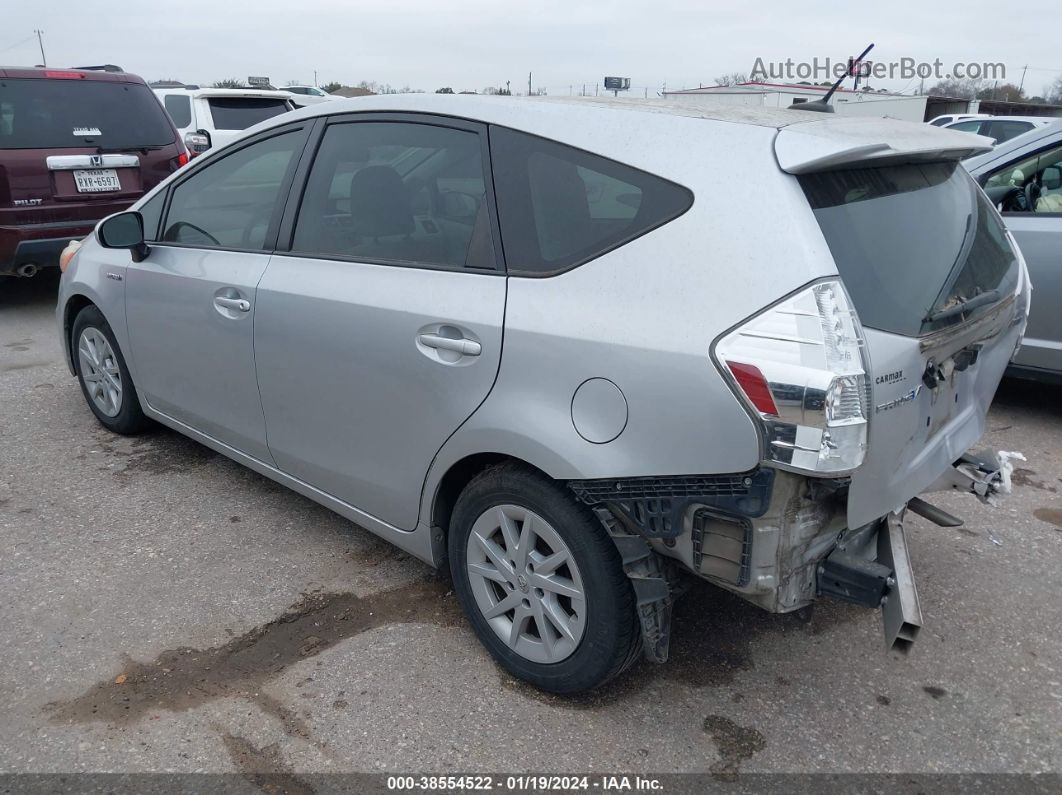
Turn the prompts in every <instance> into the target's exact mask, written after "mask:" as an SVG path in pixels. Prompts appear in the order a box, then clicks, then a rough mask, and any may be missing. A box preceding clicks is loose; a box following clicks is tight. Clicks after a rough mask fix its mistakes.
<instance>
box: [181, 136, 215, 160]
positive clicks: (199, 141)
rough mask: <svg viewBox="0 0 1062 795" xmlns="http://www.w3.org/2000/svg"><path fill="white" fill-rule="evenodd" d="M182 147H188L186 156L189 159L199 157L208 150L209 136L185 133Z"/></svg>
mask: <svg viewBox="0 0 1062 795" xmlns="http://www.w3.org/2000/svg"><path fill="white" fill-rule="evenodd" d="M184 145H185V146H187V147H188V154H189V155H190V156H191V157H195V156H196V155H201V154H203V152H205V151H206V150H207V149H209V148H210V136H209V135H207V134H206V133H201V132H190V133H185V134H184Z"/></svg>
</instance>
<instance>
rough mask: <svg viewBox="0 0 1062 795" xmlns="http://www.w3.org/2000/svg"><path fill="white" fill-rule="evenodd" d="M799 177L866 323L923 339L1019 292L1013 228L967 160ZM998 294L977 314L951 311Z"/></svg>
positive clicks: (982, 304) (979, 307)
mask: <svg viewBox="0 0 1062 795" xmlns="http://www.w3.org/2000/svg"><path fill="white" fill-rule="evenodd" d="M799 179H800V184H801V186H802V187H803V189H804V193H805V195H806V196H807V198H808V201H809V202H810V203H811V207H812V209H813V210H814V211H815V218H816V219H817V220H818V222H819V226H820V227H821V228H822V233H823V235H824V236H825V238H826V242H827V243H828V244H829V247H830V252H831V253H832V254H833V259H834V261H835V262H836V264H837V270H838V272H839V273H840V274H841V277H842V279H843V280H844V284H845V287H846V288H847V289H848V292H849V293H850V294H851V296H852V300H853V302H854V303H855V306H856V310H857V311H858V312H859V317H860V320H861V321H862V322H863V325H865V326H869V327H870V328H876V329H880V330H882V331H890V332H893V333H895V334H903V335H905V336H920V335H922V334H926V333H929V332H932V331H935V330H937V329H939V328H943V327H946V326H948V325H952V324H955V323H959V322H962V321H963V320H964V319H966V318H967V317H969V316H971V315H972V314H976V313H977V312H980V311H985V310H987V309H988V308H990V306H991V305H992V304H994V303H996V302H997V301H998V300H1000V299H1002V298H1004V297H1006V296H1007V295H1010V294H1011V293H1013V291H1014V289H1015V288H1016V287H1017V278H1018V268H1017V258H1016V256H1015V253H1014V250H1013V248H1011V245H1010V242H1009V241H1008V239H1007V236H1006V232H1005V230H1004V228H1003V224H1002V222H1001V221H1000V219H999V217H998V216H997V215H996V212H995V210H994V209H993V207H992V205H991V204H990V203H989V201H988V199H987V197H986V196H985V195H984V193H983V192H982V191H981V190H980V188H978V187H977V184H976V183H975V182H974V181H973V179H972V178H971V177H970V175H969V174H967V172H966V169H964V168H963V167H962V166H961V165H959V164H957V163H951V162H949V163H923V164H908V165H897V166H884V167H881V168H860V169H844V170H840V171H829V172H824V173H820V174H807V175H804V176H801V177H800V178H799ZM993 291H996V293H998V297H996V298H994V299H992V300H989V299H980V301H979V302H975V304H972V305H971V306H974V307H976V308H974V309H971V310H970V312H969V313H958V312H954V313H951V314H946V313H947V311H948V310H953V309H955V310H957V309H958V308H959V307H961V306H962V305H964V304H965V303H967V302H969V301H971V299H974V298H976V297H977V296H979V295H981V294H983V293H992V292H993ZM942 313H944V314H942Z"/></svg>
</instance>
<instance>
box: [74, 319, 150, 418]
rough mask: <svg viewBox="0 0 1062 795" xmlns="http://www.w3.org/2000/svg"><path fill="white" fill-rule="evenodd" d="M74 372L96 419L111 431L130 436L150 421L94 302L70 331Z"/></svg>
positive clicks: (114, 340) (116, 344) (105, 321)
mask: <svg viewBox="0 0 1062 795" xmlns="http://www.w3.org/2000/svg"><path fill="white" fill-rule="evenodd" d="M70 347H71V351H72V354H73V357H72V358H73V361H74V372H75V373H76V374H77V380H78V383H79V384H81V393H82V394H83V395H84V396H85V402H86V403H88V407H89V409H91V411H92V413H93V414H95V415H96V419H97V420H99V421H100V424H101V425H103V426H104V427H105V428H107V429H108V430H110V431H113V432H114V433H118V434H122V435H123V436H131V435H133V434H137V433H140V432H141V431H143V430H144V429H145V428H148V427H149V426H150V425H151V420H149V419H148V418H147V417H146V416H145V415H144V411H143V409H141V407H140V400H139V398H138V397H137V393H136V386H135V385H134V384H133V377H132V376H131V375H130V374H129V368H128V367H127V366H126V364H125V357H124V356H123V355H122V349H121V348H120V347H119V346H118V341H117V340H116V339H115V338H114V332H113V331H112V330H111V327H110V324H109V323H107V319H106V318H104V316H103V313H102V312H100V310H99V309H97V308H96V307H94V306H87V307H85V308H84V309H82V310H81V311H80V312H79V313H78V315H77V318H75V320H74V327H73V329H72V330H71V332H70Z"/></svg>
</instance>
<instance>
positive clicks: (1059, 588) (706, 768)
mask: <svg viewBox="0 0 1062 795" xmlns="http://www.w3.org/2000/svg"><path fill="white" fill-rule="evenodd" d="M55 283H56V280H55V278H54V277H51V276H43V277H39V278H37V279H34V280H18V281H13V280H11V281H3V282H0V451H2V455H0V643H2V646H3V651H2V653H0V710H2V715H3V719H2V720H0V771H5V772H18V771H34V772H73V771H133V772H138V771H184V772H192V771H239V772H244V773H247V772H249V771H255V770H258V771H262V770H265V771H273V772H276V773H281V774H284V773H310V772H329V771H370V772H378V771H392V772H401V773H408V772H427V771H435V772H446V771H453V772H487V771H493V772H501V771H522V772H543V773H565V772H573V771H579V772H594V771H608V772H613V771H628V772H655V773H664V772H687V771H688V772H713V773H716V774H719V775H724V776H728V775H733V774H734V773H736V772H737V773H739V774H746V773H752V772H764V771H786V772H789V771H834V772H843V771H867V772H897V771H902V772H916V771H924V772H952V771H963V772H1002V771H1026V772H1037V771H1058V769H1059V761H1060V760H1062V733H1060V731H1059V729H1060V727H1062V598H1060V596H1062V453H1060V450H1062V391H1060V390H1058V389H1049V388H1046V387H1030V386H1024V385H1021V384H1017V383H1006V384H1005V385H1004V388H1003V389H1002V391H1001V393H1000V395H999V396H998V398H997V402H996V405H995V406H994V407H993V409H992V412H991V415H990V418H989V431H988V434H987V439H986V441H987V442H988V443H989V444H990V445H991V446H992V447H994V448H996V449H1003V450H1014V451H1020V452H1022V453H1024V454H1025V456H1026V457H1027V458H1028V461H1027V463H1025V464H1023V465H1020V466H1021V467H1022V468H1021V469H1020V470H1018V472H1017V473H1016V478H1015V480H1016V487H1015V491H1014V494H1013V495H1011V496H1010V497H1009V498H1008V499H1007V500H1006V501H1005V502H1004V503H1003V505H1002V506H1001V507H998V508H990V507H985V506H982V505H981V504H980V503H978V502H977V501H976V500H975V499H974V498H972V497H966V496H963V495H957V494H954V495H946V496H942V497H940V498H939V499H937V500H934V501H935V502H937V503H938V504H940V505H941V506H942V507H944V508H946V509H947V510H949V511H951V512H953V513H955V514H958V515H960V516H962V517H964V518H965V519H966V520H967V523H966V526H965V527H963V528H959V529H941V528H937V527H935V526H932V525H929V524H928V523H926V522H923V521H922V520H920V519H918V518H917V517H914V518H912V520H911V524H910V527H911V534H910V538H911V545H912V555H913V559H914V568H915V572H916V575H917V577H918V580H917V582H918V588H919V594H920V597H921V602H922V608H923V612H924V617H925V624H926V626H925V628H924V629H923V632H922V635H921V637H920V640H919V642H918V644H917V646H916V647H915V649H914V651H913V652H912V653H911V655H910V656H909V657H907V658H897V659H894V658H891V657H889V656H887V655H886V654H885V653H884V651H883V641H882V630H881V621H880V618H879V616H878V614H877V613H876V612H870V611H865V610H862V609H860V608H856V607H851V606H848V605H844V604H840V603H837V602H823V603H821V604H820V605H819V606H818V607H817V608H816V610H815V612H814V615H813V618H812V619H811V621H810V623H804V622H802V621H801V620H800V619H798V618H797V617H795V616H774V615H769V614H767V613H764V612H762V611H760V610H759V609H758V608H755V607H753V606H751V605H748V604H746V603H744V602H742V601H740V600H738V599H736V598H733V597H731V596H729V595H727V594H726V593H724V592H722V591H720V590H717V589H715V588H713V587H711V586H709V585H702V586H698V587H696V588H695V589H694V590H693V591H692V592H691V593H690V594H688V595H687V596H686V597H685V598H684V600H683V601H682V602H681V603H680V604H679V605H678V606H677V609H676V620H675V624H674V636H673V641H672V660H671V661H670V662H669V663H668V664H667V665H665V666H649V665H647V664H642V665H640V666H639V667H638V668H636V669H635V670H634V671H633V672H631V673H629V674H628V675H627V676H625V677H624V678H623V679H621V680H620V681H618V682H616V683H614V684H613V685H611V686H609V687H607V688H606V689H605V690H603V691H601V692H598V693H595V694H593V695H591V696H588V697H583V698H577V699H565V698H558V697H551V696H546V695H543V694H540V693H538V692H536V691H534V690H531V689H530V688H528V687H526V686H524V685H523V684H520V683H518V682H516V681H514V680H512V679H511V678H510V677H509V676H508V675H506V674H505V673H504V672H503V671H502V670H501V669H499V668H498V667H497V666H496V665H495V664H494V663H493V662H492V661H491V660H490V658H489V657H488V655H487V654H486V652H485V651H484V650H483V649H482V648H481V646H480V645H479V643H478V642H477V641H476V639H475V637H474V636H473V635H472V633H471V631H470V629H469V628H468V627H467V626H466V624H465V622H464V620H463V618H462V617H461V614H460V611H459V609H458V607H457V605H456V601H455V599H454V597H453V595H452V594H451V593H450V589H449V585H448V582H447V580H446V578H445V577H441V576H439V575H437V574H435V573H434V572H432V571H431V570H430V569H429V568H428V567H427V566H425V565H423V564H421V563H420V562H418V561H416V560H414V559H413V558H410V557H409V556H407V555H405V554H404V553H402V552H400V551H398V550H396V549H394V548H392V547H390V546H388V545H387V544H385V543H384V542H382V541H379V540H377V539H376V538H375V537H374V536H372V535H371V534H370V533H368V532H367V531H365V530H362V529H360V528H358V527H356V526H355V525H352V524H350V523H349V522H347V521H345V520H344V519H341V518H339V517H338V516H336V515H334V514H332V513H330V512H328V511H327V510H325V509H324V508H321V507H318V506H317V505H315V504H314V503H312V502H310V501H309V500H306V499H304V498H302V497H300V496H298V495H296V494H294V493H292V492H290V491H287V490H286V489H284V488H282V487H280V486H277V485H275V484H273V483H272V482H270V481H268V480H266V479H265V478H262V477H260V476H258V475H256V474H253V473H252V472H250V471H248V470H246V469H244V468H242V467H240V466H239V465H237V464H235V463H233V462H231V461H229V460H227V459H226V458H224V457H222V456H220V455H216V454H214V453H213V452H211V451H210V450H207V449H206V448H204V447H201V446H199V445H198V444H196V443H194V442H192V441H190V440H187V439H185V438H184V437H181V436H179V435H177V434H175V433H172V432H170V431H167V430H162V429H160V430H157V431H153V432H151V433H148V434H147V435H144V436H141V437H137V438H133V439H128V438H121V437H117V436H113V435H111V434H109V433H108V432H107V431H105V430H104V429H103V428H102V427H101V426H99V425H98V424H97V423H96V421H95V419H94V418H93V416H92V414H91V413H90V412H89V410H88V408H87V407H86V405H85V403H84V401H83V399H82V396H81V393H80V391H79V389H78V387H77V384H76V382H75V381H74V379H73V378H71V377H70V375H69V373H68V372H67V370H66V368H65V366H64V365H63V362H62V359H61V353H60V342H59V340H58V339H57V333H56V329H55V326H54V322H53V309H54V294H55Z"/></svg>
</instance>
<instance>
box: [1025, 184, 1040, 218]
mask: <svg viewBox="0 0 1062 795" xmlns="http://www.w3.org/2000/svg"><path fill="white" fill-rule="evenodd" d="M1041 193H1043V191H1042V190H1040V186H1039V184H1038V183H1037V182H1036V180H1035V179H1030V180H1029V181H1028V182H1027V183H1025V203H1026V205H1027V207H1026V210H1027V211H1028V212H1030V213H1031V212H1034V211H1035V210H1036V202H1037V201H1039V199H1040V194H1041Z"/></svg>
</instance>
